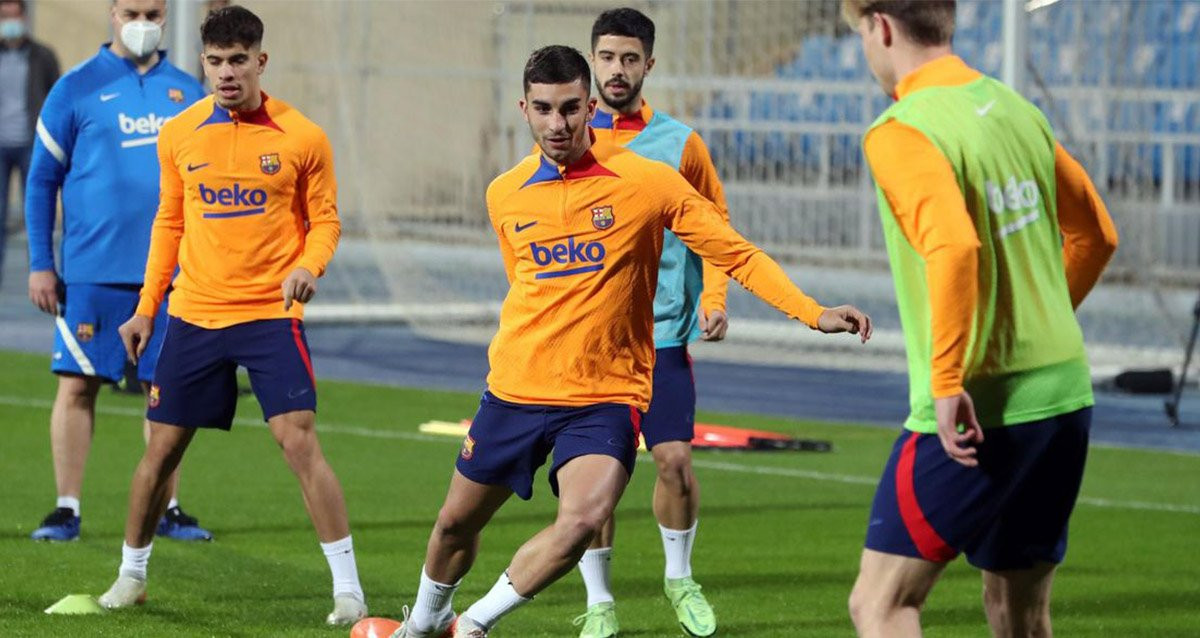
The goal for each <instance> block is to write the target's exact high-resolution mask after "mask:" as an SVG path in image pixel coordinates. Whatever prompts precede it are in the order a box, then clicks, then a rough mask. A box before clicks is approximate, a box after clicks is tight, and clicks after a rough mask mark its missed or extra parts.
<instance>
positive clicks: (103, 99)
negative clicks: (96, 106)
mask: <svg viewBox="0 0 1200 638" xmlns="http://www.w3.org/2000/svg"><path fill="white" fill-rule="evenodd" d="M120 96H121V94H120V93H101V94H100V101H101V102H107V101H109V100H115V99H117V98H118V97H120Z"/></svg>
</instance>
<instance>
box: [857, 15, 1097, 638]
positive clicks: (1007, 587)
mask: <svg viewBox="0 0 1200 638" xmlns="http://www.w3.org/2000/svg"><path fill="white" fill-rule="evenodd" d="M956 9H957V7H956V2H955V1H954V0H842V10H843V15H844V17H845V18H846V22H847V24H849V26H850V27H851V28H853V29H855V30H856V31H857V32H858V34H859V36H860V37H861V39H862V43H863V52H864V55H865V57H866V60H867V65H868V66H869V67H870V69H871V73H872V74H873V75H874V76H875V79H876V80H877V81H878V83H879V86H880V88H882V89H883V91H884V92H885V93H886V94H888V95H890V96H893V97H894V98H895V99H896V102H895V104H893V105H892V106H891V107H889V108H888V109H887V110H885V111H884V112H883V113H882V114H881V115H880V116H879V117H878V118H877V119H876V120H875V123H874V124H872V125H871V127H870V129H869V130H868V131H867V133H866V135H865V136H864V138H863V152H864V154H865V155H866V159H867V164H868V165H869V166H870V167H871V174H872V176H873V177H874V179H875V183H876V189H877V191H878V200H877V201H878V205H879V211H880V221H881V222H882V227H883V230H884V239H885V242H886V244H887V248H888V257H889V259H890V261H891V263H892V274H893V276H894V277H895V281H896V302H897V305H898V306H899V310H900V322H901V325H902V326H903V327H904V337H905V350H906V352H907V355H908V370H909V404H910V413H909V417H908V419H907V420H906V421H905V423H904V429H903V430H901V434H900V436H898V437H897V439H896V442H895V444H894V445H893V448H892V453H891V455H890V457H889V458H888V461H887V464H886V465H885V466H884V470H883V476H882V478H881V479H880V481H879V487H878V488H877V490H876V492H875V499H874V501H873V503H872V506H871V514H870V518H869V521H870V522H869V523H868V525H867V534H866V541H865V543H864V548H863V551H862V555H861V559H860V566H859V574H858V579H857V581H856V582H855V584H854V589H853V591H852V593H851V594H850V616H851V618H852V620H853V621H854V626H855V629H857V631H858V633H859V635H860V636H887V637H889V638H891V637H897V636H899V637H903V636H920V635H921V624H920V614H921V608H922V606H923V605H924V604H925V600H926V598H927V597H928V596H929V593H930V591H931V590H932V589H933V586H934V584H935V583H936V582H937V580H938V577H939V576H940V575H941V573H942V570H943V569H945V567H946V565H947V564H949V562H950V561H951V560H953V559H954V558H955V557H956V556H957V555H958V554H959V553H963V554H965V555H966V558H967V561H968V562H970V563H971V564H972V565H974V566H975V567H977V568H978V569H980V570H981V571H982V573H983V574H982V575H983V603H984V609H985V611H986V613H987V618H988V623H989V624H990V625H991V629H992V633H993V634H994V635H996V636H1050V635H1051V633H1052V631H1051V625H1050V592H1051V585H1052V584H1053V581H1054V573H1055V570H1056V568H1057V564H1058V563H1059V562H1061V561H1062V560H1063V557H1064V556H1065V554H1066V550H1067V526H1068V525H1067V524H1068V521H1069V519H1070V516H1071V511H1072V509H1073V507H1074V505H1075V500H1076V497H1077V496H1078V494H1079V486H1080V483H1081V481H1082V479H1083V469H1084V465H1085V461H1086V458H1087V451H1088V433H1089V428H1090V426H1091V418H1092V405H1093V403H1094V399H1093V396H1092V383H1091V374H1090V373H1089V371H1088V362H1087V355H1086V353H1085V351H1084V344H1083V334H1082V331H1081V330H1080V328H1079V322H1078V321H1076V319H1075V312H1074V309H1075V308H1076V307H1077V306H1078V305H1079V304H1080V303H1081V302H1082V301H1083V299H1084V297H1086V296H1087V294H1088V292H1089V291H1090V290H1091V289H1092V286H1093V285H1095V283H1096V281H1097V280H1098V279H1099V278H1100V274H1101V273H1102V272H1103V271H1104V267H1105V265H1106V264H1107V263H1108V260H1109V258H1111V257H1112V255H1113V253H1114V251H1115V250H1116V249H1117V244H1118V237H1117V231H1116V228H1115V226H1114V225H1113V222H1112V219H1111V218H1110V217H1109V215H1108V211H1107V209H1106V208H1105V206H1104V202H1103V201H1101V199H1100V197H1099V196H1098V195H1097V193H1096V189H1095V187H1094V186H1093V185H1092V182H1091V180H1090V179H1089V178H1088V176H1087V173H1085V172H1084V170H1083V168H1082V167H1081V166H1080V165H1079V162H1077V161H1075V159H1074V158H1072V157H1071V156H1070V154H1068V153H1067V151H1066V150H1064V149H1063V147H1062V146H1061V145H1060V144H1058V142H1056V141H1055V139H1054V131H1053V130H1052V129H1051V128H1050V123H1049V122H1048V121H1047V120H1046V117H1045V115H1043V114H1042V112H1041V111H1039V110H1038V108H1037V107H1036V106H1034V105H1033V104H1031V103H1030V102H1029V101H1028V100H1026V99H1025V98H1023V97H1021V96H1020V95H1019V94H1018V93H1016V92H1015V91H1013V90H1012V89H1011V88H1009V87H1007V86H1005V85H1004V84H1002V83H1001V82H999V81H997V80H995V79H992V78H989V77H987V76H985V75H983V74H981V73H980V72H979V71H976V70H974V69H972V68H970V67H968V66H967V65H966V64H965V63H964V62H963V61H962V60H961V59H960V58H958V57H957V56H955V55H954V53H953V47H952V44H951V43H952V38H953V35H954V26H955V24H954V22H955V12H956Z"/></svg>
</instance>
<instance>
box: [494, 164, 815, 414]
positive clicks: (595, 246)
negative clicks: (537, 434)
mask: <svg viewBox="0 0 1200 638" xmlns="http://www.w3.org/2000/svg"><path fill="white" fill-rule="evenodd" d="M487 208H488V215H489V216H490V218H491V221H492V225H493V227H494V228H495V230H496V234H497V236H498V238H499V242H500V254H501V256H502V257H503V259H504V268H505V272H506V274H507V275H508V280H509V283H510V288H509V291H508V295H507V296H506V297H505V299H504V304H503V306H502V308H501V311H500V329H499V331H498V332H497V334H496V336H495V338H494V339H493V340H492V343H491V346H490V347H489V349H488V359H489V362H490V364H491V371H490V372H489V374H488V389H489V390H490V391H491V392H492V393H493V394H495V395H496V396H498V397H500V398H501V399H504V400H506V401H513V402H516V403H526V404H540V405H567V406H571V405H590V404H596V403H621V404H626V405H632V406H634V407H636V408H638V409H640V410H643V411H644V410H646V409H648V408H649V405H650V394H651V387H652V384H651V380H652V375H653V370H654V357H655V351H654V313H653V302H654V293H655V288H656V284H657V276H658V265H659V257H660V252H661V250H662V242H663V229H664V228H669V229H671V231H672V232H674V233H675V234H676V235H677V236H678V237H679V239H680V240H682V241H683V243H684V244H686V245H687V246H688V247H689V248H691V249H692V250H693V251H695V252H696V253H697V254H698V255H700V256H701V257H702V258H703V259H705V260H706V261H709V262H711V263H712V264H714V265H715V266H717V267H718V268H720V269H721V270H722V271H723V272H725V273H727V274H728V275H729V276H731V277H733V278H734V279H737V280H738V282H740V283H741V284H742V285H743V286H745V287H746V288H747V289H748V290H750V291H751V292H753V293H754V294H756V295H758V296H759V297H761V298H762V299H763V300H765V301H766V302H767V303H770V304H771V305H773V306H775V307H776V308H778V309H779V310H780V311H782V312H784V313H785V314H787V315H788V316H790V317H793V318H796V319H799V320H800V321H803V322H804V323H806V324H808V325H809V326H811V327H815V326H816V325H817V320H818V319H819V317H820V315H821V313H822V312H823V311H824V308H822V307H821V306H820V305H819V304H817V302H815V301H813V300H812V299H810V298H809V297H808V296H806V295H805V294H804V293H802V292H801V291H800V290H799V289H798V288H796V286H795V285H794V284H792V282H791V281H790V280H789V279H788V277H787V275H786V274H785V273H784V272H783V269H781V268H780V267H779V266H778V265H777V264H776V263H775V262H774V261H772V260H771V258H770V257H768V256H767V255H766V254H765V253H763V252H762V251H761V250H759V249H758V248H757V247H756V246H754V245H753V244H751V243H750V242H749V241H747V240H746V239H745V238H743V237H742V236H741V235H739V234H738V233H737V231H735V230H733V228H732V227H730V226H729V224H728V223H726V221H725V220H724V219H723V218H722V216H721V214H720V213H719V212H718V211H717V207H716V205H715V204H713V203H712V202H710V201H709V200H708V199H706V198H705V197H703V196H702V195H700V194H699V193H697V192H696V189H694V188H692V187H691V185H689V184H688V183H687V180H685V179H684V178H683V177H682V176H681V175H680V174H679V173H678V172H677V171H675V170H674V169H673V168H671V167H669V166H667V165H666V164H663V163H661V162H656V161H653V160H648V159H645V158H643V157H641V156H639V155H637V154H636V153H633V152H632V151H629V150H626V149H622V148H616V149H612V150H611V152H609V153H606V154H605V156H604V157H603V158H602V159H600V160H597V158H596V156H594V155H593V154H592V153H591V152H590V151H588V152H587V153H586V154H585V155H584V156H583V157H582V158H581V159H580V160H579V161H577V162H575V163H574V164H572V165H570V166H568V167H559V166H557V165H555V164H554V163H552V162H550V161H549V160H547V159H546V158H545V157H544V156H542V155H540V154H538V153H534V154H531V155H530V156H528V157H526V158H525V159H524V160H522V161H521V162H520V163H519V164H517V166H516V167H515V168H513V169H512V170H510V171H508V172H506V173H504V174H503V175H501V176H499V177H497V178H496V179H495V180H494V181H493V182H492V184H491V186H489V187H488V191H487Z"/></svg>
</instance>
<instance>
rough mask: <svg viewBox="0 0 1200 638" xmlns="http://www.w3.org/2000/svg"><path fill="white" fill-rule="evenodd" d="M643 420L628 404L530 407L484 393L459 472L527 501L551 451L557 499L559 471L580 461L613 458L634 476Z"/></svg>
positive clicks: (461, 459) (551, 482)
mask: <svg viewBox="0 0 1200 638" xmlns="http://www.w3.org/2000/svg"><path fill="white" fill-rule="evenodd" d="M640 421H641V413H640V412H638V411H637V409H636V408H634V407H632V406H628V405H621V404H617V403H600V404H597V405H589V406H586V407H582V408H578V407H563V406H550V405H526V404H521V403H511V402H508V401H504V400H502V399H498V398H496V397H495V396H493V395H492V393H491V392H484V393H483V397H482V398H480V399H479V411H478V412H476V413H475V419H474V420H472V421H471V429H470V431H469V432H467V438H466V440H464V441H463V447H462V452H461V453H460V454H459V455H458V462H457V464H456V467H457V468H458V471H459V472H461V473H462V475H463V476H465V477H467V478H469V479H471V480H472V481H475V482H476V483H483V484H484V485H507V486H508V487H509V488H511V489H512V491H513V492H514V493H516V495H517V496H520V497H521V498H522V499H525V500H529V499H530V498H531V497H532V496H533V474H534V472H536V471H537V469H538V468H539V467H541V466H542V465H545V463H546V457H547V456H548V455H549V454H550V452H551V450H553V451H554V464H553V465H551V466H550V488H551V489H552V490H554V495H555V496H558V469H559V468H560V467H562V466H563V465H565V464H566V463H567V461H570V460H571V459H573V458H575V457H577V456H583V455H585V454H604V455H605V456H611V457H613V458H615V459H617V460H618V461H620V462H621V465H624V466H625V471H626V472H627V473H628V474H629V476H633V462H634V457H635V456H636V455H637V430H638V427H639V424H640Z"/></svg>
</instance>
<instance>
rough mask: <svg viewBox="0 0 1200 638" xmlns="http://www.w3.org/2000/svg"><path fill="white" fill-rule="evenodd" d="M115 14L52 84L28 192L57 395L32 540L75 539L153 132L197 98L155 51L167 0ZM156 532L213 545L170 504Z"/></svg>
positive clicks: (115, 373) (139, 231)
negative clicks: (52, 491) (43, 502)
mask: <svg viewBox="0 0 1200 638" xmlns="http://www.w3.org/2000/svg"><path fill="white" fill-rule="evenodd" d="M110 13H111V15H110V20H111V22H112V30H113V34H114V38H113V41H112V42H111V43H107V44H105V45H103V46H102V47H100V51H99V53H97V54H96V55H95V56H93V57H92V58H90V59H88V60H87V61H85V62H84V63H83V64H81V65H79V66H77V67H75V68H74V69H71V70H70V71H69V72H68V73H67V74H66V75H64V76H63V77H62V78H61V79H59V80H58V82H56V83H55V84H54V88H53V89H51V91H50V94H49V95H48V96H47V97H46V102H45V104H44V105H43V106H42V110H41V114H40V116H39V117H38V119H37V124H36V135H35V141H34V145H33V160H32V163H31V166H30V172H29V180H28V182H27V184H26V188H25V225H26V228H27V230H28V234H29V270H30V272H29V299H30V300H31V301H32V302H33V304H34V305H35V306H37V307H38V308H40V309H41V310H43V311H44V312H46V313H48V314H51V315H54V318H55V323H56V325H57V333H56V335H55V343H54V355H53V361H52V362H51V364H50V369H51V370H52V371H53V372H54V373H55V374H57V375H58V395H57V396H56V397H55V400H54V410H53V412H51V415H50V442H51V450H52V453H53V456H54V478H55V482H56V483H57V486H58V502H57V504H56V506H55V509H54V511H53V512H51V513H50V515H49V516H47V517H46V518H45V520H43V521H42V525H41V526H40V527H39V528H38V529H37V530H35V531H34V532H33V535H32V537H33V538H34V539H35V540H59V541H61V540H72V539H74V538H76V537H78V536H79V526H80V515H79V514H80V512H79V497H80V491H81V487H82V484H83V468H84V464H85V463H86V461H87V456H88V450H89V449H90V448H91V443H92V427H93V424H94V421H95V406H96V395H97V392H98V391H99V389H100V386H101V385H102V384H103V383H105V382H115V381H117V380H119V379H121V378H122V376H123V374H124V365H125V351H124V347H123V346H122V345H121V339H120V337H119V336H118V335H117V327H118V326H120V325H121V323H122V322H123V321H125V319H128V318H129V316H130V315H132V314H133V310H134V308H135V306H137V301H138V290H139V289H140V288H141V284H142V277H143V275H144V274H145V268H146V255H147V253H148V252H149V249H150V228H151V226H152V224H153V222H154V214H155V211H156V210H157V208H158V155H157V152H156V149H155V145H156V142H157V140H158V131H159V129H160V128H161V127H162V125H163V123H164V122H166V121H167V120H168V119H170V118H171V117H172V116H174V115H176V114H177V113H179V112H180V111H182V110H183V109H184V108H186V107H187V106H189V105H190V104H191V103H192V102H194V101H196V100H198V99H200V98H201V97H203V95H204V93H203V89H201V87H200V84H199V83H198V82H197V81H196V80H195V79H194V78H192V77H191V76H190V75H188V74H186V73H184V72H182V71H180V70H179V69H177V68H175V67H174V66H172V65H171V64H170V63H169V62H168V61H167V57H166V52H165V51H162V50H160V49H159V48H158V45H159V44H160V41H161V39H162V34H163V25H164V23H165V21H166V2H165V0H116V1H115V2H114V3H113V4H112V7H111V9H110ZM60 190H61V192H62V209H63V230H62V243H61V247H60V253H59V258H60V261H59V264H58V266H59V268H60V270H57V271H56V269H55V262H54V247H53V234H54V219H55V203H56V202H55V200H56V198H57V195H58V193H59V191H60ZM59 273H61V276H60V274H59ZM159 316H160V318H162V319H163V320H164V325H163V326H160V327H156V329H155V331H154V334H155V340H154V341H151V343H150V344H149V347H148V348H147V350H146V356H143V357H142V359H141V361H140V362H139V367H138V378H139V379H140V380H141V381H142V382H143V389H144V390H145V391H146V392H147V395H148V397H149V400H150V401H151V402H153V401H154V400H155V398H154V394H155V393H154V391H153V389H152V387H151V386H150V382H151V381H152V380H153V375H154V365H155V363H156V362H157V358H158V347H159V343H161V339H162V335H163V333H165V332H166V329H165V319H166V312H161V313H159ZM156 341H157V342H158V343H156ZM158 534H159V535H160V536H168V537H174V538H180V539H185V540H209V539H211V538H212V536H211V535H210V534H209V533H208V532H207V531H206V530H204V529H203V528H201V527H200V526H199V525H198V524H197V521H196V519H194V518H192V517H190V516H188V515H187V514H185V513H184V512H183V510H182V509H180V508H179V505H178V503H177V502H176V501H175V499H174V498H172V499H171V505H170V508H169V510H168V511H167V515H166V516H165V517H164V518H163V520H162V522H161V523H160V525H159V530H158Z"/></svg>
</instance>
